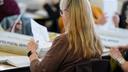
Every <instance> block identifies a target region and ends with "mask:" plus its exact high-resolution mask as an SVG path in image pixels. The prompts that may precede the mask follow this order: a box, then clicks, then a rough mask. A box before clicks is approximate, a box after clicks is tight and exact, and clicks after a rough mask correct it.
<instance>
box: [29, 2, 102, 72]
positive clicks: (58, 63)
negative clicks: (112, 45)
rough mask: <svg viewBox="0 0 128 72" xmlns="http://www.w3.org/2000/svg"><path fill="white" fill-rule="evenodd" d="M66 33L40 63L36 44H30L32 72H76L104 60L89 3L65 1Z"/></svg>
mask: <svg viewBox="0 0 128 72" xmlns="http://www.w3.org/2000/svg"><path fill="white" fill-rule="evenodd" d="M60 9H61V15H62V18H63V21H64V27H65V33H64V34H62V35H60V36H59V37H57V38H56V39H55V40H54V42H53V45H52V47H51V49H50V50H49V51H48V52H47V54H46V56H45V57H44V58H43V60H42V61H41V62H40V61H39V60H38V56H37V53H36V48H37V44H36V43H35V42H34V40H32V41H30V42H29V43H28V49H29V50H30V53H29V58H30V61H31V65H30V69H31V72H75V71H74V68H73V65H75V64H76V63H78V62H80V61H82V60H90V59H93V58H98V59H101V54H102V46H101V44H100V41H99V39H98V38H97V36H96V35H95V32H94V29H93V24H94V21H93V16H92V13H91V12H92V11H91V8H90V3H89V1H88V0H61V1H60Z"/></svg>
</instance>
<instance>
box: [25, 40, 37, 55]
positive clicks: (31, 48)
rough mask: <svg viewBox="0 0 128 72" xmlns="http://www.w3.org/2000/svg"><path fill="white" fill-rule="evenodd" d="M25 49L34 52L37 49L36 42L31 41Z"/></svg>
mask: <svg viewBox="0 0 128 72" xmlns="http://www.w3.org/2000/svg"><path fill="white" fill-rule="evenodd" d="M27 48H28V50H29V51H31V52H32V53H33V52H36V49H37V48H38V44H37V42H35V41H34V39H31V40H30V41H29V42H28V44H27Z"/></svg>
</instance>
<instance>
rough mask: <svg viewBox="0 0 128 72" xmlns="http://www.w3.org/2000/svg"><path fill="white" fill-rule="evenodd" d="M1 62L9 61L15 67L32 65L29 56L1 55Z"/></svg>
mask: <svg viewBox="0 0 128 72" xmlns="http://www.w3.org/2000/svg"><path fill="white" fill-rule="evenodd" d="M0 63H3V64H4V63H8V64H10V65H13V66H15V67H26V66H30V61H29V58H28V57H27V56H1V57H0Z"/></svg>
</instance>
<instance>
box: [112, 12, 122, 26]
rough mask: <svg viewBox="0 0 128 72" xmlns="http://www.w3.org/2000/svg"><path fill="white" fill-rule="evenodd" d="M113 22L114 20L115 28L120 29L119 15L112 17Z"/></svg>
mask: <svg viewBox="0 0 128 72" xmlns="http://www.w3.org/2000/svg"><path fill="white" fill-rule="evenodd" d="M112 20H113V23H114V25H115V27H119V22H120V18H119V15H118V14H117V13H116V14H115V15H114V16H113V17H112Z"/></svg>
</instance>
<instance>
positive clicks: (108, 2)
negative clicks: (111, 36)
mask: <svg viewBox="0 0 128 72" xmlns="http://www.w3.org/2000/svg"><path fill="white" fill-rule="evenodd" d="M117 9H118V1H117V0H103V11H104V14H106V16H107V23H106V24H105V25H104V26H105V28H109V29H110V28H115V26H114V23H113V20H112V17H113V16H114V15H115V13H116V12H117Z"/></svg>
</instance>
